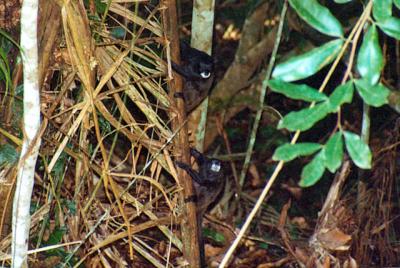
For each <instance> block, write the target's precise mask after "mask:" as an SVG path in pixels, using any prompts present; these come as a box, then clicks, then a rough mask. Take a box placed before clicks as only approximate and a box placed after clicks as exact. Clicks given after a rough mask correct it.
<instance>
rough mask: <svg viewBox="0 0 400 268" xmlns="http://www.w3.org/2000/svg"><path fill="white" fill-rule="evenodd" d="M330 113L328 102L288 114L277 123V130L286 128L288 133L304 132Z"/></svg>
mask: <svg viewBox="0 0 400 268" xmlns="http://www.w3.org/2000/svg"><path fill="white" fill-rule="evenodd" d="M330 111H331V106H330V105H329V102H323V103H320V104H317V105H315V106H314V107H311V108H305V109H303V110H300V111H296V112H290V113H289V114H287V115H286V116H285V117H283V119H282V120H281V121H280V122H279V124H278V128H279V129H282V128H286V129H288V130H290V131H296V130H300V131H305V130H308V129H310V128H311V127H312V126H314V125H315V123H317V122H318V121H320V120H322V119H323V118H325V116H326V115H328V114H329V112H330Z"/></svg>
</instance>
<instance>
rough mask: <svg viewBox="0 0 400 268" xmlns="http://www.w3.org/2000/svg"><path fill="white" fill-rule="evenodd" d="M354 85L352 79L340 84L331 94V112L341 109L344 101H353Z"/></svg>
mask: <svg viewBox="0 0 400 268" xmlns="http://www.w3.org/2000/svg"><path fill="white" fill-rule="evenodd" d="M353 92H354V86H353V82H352V81H348V82H347V83H346V84H343V85H340V86H338V87H337V88H335V90H334V91H333V92H332V94H331V95H330V96H329V104H330V107H331V108H330V109H331V112H337V111H339V108H340V106H342V105H343V104H344V103H351V100H352V99H353Z"/></svg>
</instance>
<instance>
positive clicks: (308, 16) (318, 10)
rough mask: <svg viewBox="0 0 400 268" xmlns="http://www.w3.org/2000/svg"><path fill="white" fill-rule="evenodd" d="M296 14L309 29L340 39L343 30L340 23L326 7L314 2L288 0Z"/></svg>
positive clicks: (311, 0)
mask: <svg viewBox="0 0 400 268" xmlns="http://www.w3.org/2000/svg"><path fill="white" fill-rule="evenodd" d="M289 3H290V5H291V6H292V8H293V9H294V10H296V12H297V14H299V16H300V17H301V18H302V19H303V20H304V21H305V22H307V23H308V24H310V26H311V27H313V28H315V29H317V30H318V31H320V32H321V33H324V34H326V35H330V36H335V37H341V36H343V29H342V25H341V24H340V22H339V21H338V20H337V19H336V18H335V17H334V16H333V15H332V13H331V12H330V11H329V9H327V8H326V7H324V6H322V5H320V4H319V3H318V1H316V0H289Z"/></svg>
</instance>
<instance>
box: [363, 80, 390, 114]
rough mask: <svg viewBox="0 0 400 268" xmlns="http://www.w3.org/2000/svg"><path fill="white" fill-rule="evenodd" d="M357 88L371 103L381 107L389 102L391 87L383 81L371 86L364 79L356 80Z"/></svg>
mask: <svg viewBox="0 0 400 268" xmlns="http://www.w3.org/2000/svg"><path fill="white" fill-rule="evenodd" d="M355 84H356V88H357V91H358V93H359V94H360V96H361V97H362V99H363V100H364V101H365V102H366V103H367V104H369V105H371V106H374V107H380V106H382V105H383V104H386V103H388V97H389V93H390V91H389V89H387V88H386V87H385V86H384V85H382V84H381V83H379V84H377V85H374V86H371V85H370V84H369V82H367V81H365V80H364V79H358V80H355Z"/></svg>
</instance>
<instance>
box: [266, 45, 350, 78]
mask: <svg viewBox="0 0 400 268" xmlns="http://www.w3.org/2000/svg"><path fill="white" fill-rule="evenodd" d="M342 44H343V41H342V40H339V39H337V40H333V41H330V42H328V43H326V44H324V45H323V46H320V47H317V48H314V49H312V50H311V51H308V52H306V53H304V54H302V55H299V56H295V57H293V58H291V59H289V60H287V61H286V62H283V63H280V64H278V65H277V66H276V67H275V69H274V72H273V73H272V77H273V78H276V79H280V80H283V81H286V82H290V81H295V80H300V79H303V78H307V77H309V76H311V75H313V74H315V73H316V72H318V71H319V70H321V68H323V67H324V66H326V65H328V64H329V63H331V62H332V61H333V60H334V59H335V57H336V55H337V53H338V52H339V50H340V48H341V47H342Z"/></svg>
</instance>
